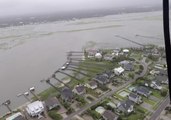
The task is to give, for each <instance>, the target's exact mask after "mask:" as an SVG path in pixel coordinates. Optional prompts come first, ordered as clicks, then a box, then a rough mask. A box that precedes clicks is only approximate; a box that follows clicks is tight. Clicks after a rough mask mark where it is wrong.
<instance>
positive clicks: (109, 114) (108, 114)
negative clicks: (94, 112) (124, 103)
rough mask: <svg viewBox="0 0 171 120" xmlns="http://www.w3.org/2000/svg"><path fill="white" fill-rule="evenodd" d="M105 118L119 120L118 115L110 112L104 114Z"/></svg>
mask: <svg viewBox="0 0 171 120" xmlns="http://www.w3.org/2000/svg"><path fill="white" fill-rule="evenodd" d="M103 116H104V117H105V118H107V120H115V119H116V118H118V116H117V115H116V114H114V113H113V112H112V111H110V110H106V111H105V112H104V113H103Z"/></svg>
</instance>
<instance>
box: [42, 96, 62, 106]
mask: <svg viewBox="0 0 171 120" xmlns="http://www.w3.org/2000/svg"><path fill="white" fill-rule="evenodd" d="M58 103H59V101H58V100H57V98H56V97H51V98H48V99H47V100H46V101H45V104H46V106H53V105H55V104H58Z"/></svg>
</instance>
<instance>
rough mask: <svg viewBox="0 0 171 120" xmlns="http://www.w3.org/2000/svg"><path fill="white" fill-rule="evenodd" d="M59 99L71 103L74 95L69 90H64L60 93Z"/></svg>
mask: <svg viewBox="0 0 171 120" xmlns="http://www.w3.org/2000/svg"><path fill="white" fill-rule="evenodd" d="M61 97H62V99H63V100H64V101H69V102H71V101H72V100H73V98H74V94H73V92H72V90H71V89H69V88H64V89H63V90H62V91H61Z"/></svg>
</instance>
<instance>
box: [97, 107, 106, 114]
mask: <svg viewBox="0 0 171 120" xmlns="http://www.w3.org/2000/svg"><path fill="white" fill-rule="evenodd" d="M95 111H96V112H97V113H99V114H100V115H102V114H103V113H104V112H105V109H104V107H102V106H99V107H97V108H96V109H95Z"/></svg>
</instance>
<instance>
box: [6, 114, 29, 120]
mask: <svg viewBox="0 0 171 120" xmlns="http://www.w3.org/2000/svg"><path fill="white" fill-rule="evenodd" d="M6 120H26V119H25V118H24V116H23V115H22V114H21V113H20V112H17V113H15V114H13V115H11V116H10V117H8V118H6Z"/></svg>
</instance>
